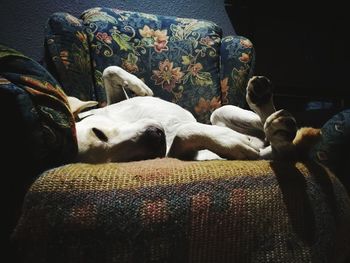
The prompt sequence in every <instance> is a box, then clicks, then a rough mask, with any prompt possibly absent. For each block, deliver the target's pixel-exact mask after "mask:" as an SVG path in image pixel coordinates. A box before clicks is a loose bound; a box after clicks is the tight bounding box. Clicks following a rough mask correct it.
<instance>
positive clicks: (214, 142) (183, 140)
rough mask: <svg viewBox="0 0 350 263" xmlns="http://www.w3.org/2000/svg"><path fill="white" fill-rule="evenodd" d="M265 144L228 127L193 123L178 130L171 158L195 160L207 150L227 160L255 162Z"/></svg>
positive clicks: (170, 153) (169, 154)
mask: <svg viewBox="0 0 350 263" xmlns="http://www.w3.org/2000/svg"><path fill="white" fill-rule="evenodd" d="M252 139H254V140H252ZM262 143H263V142H262V141H259V140H258V139H256V138H252V137H250V136H247V135H244V134H241V133H239V132H236V131H234V130H232V129H230V128H227V127H220V126H214V125H207V124H202V123H198V122H189V123H186V124H182V125H181V126H180V127H179V128H178V130H177V133H176V135H175V138H174V140H173V142H172V145H171V147H170V150H169V152H168V156H169V157H175V158H179V159H185V160H193V159H196V156H197V153H198V151H200V150H205V149H206V150H209V151H211V152H213V153H215V154H217V155H219V156H220V157H221V158H225V159H231V160H232V159H240V160H243V159H251V160H254V159H258V158H259V148H260V147H261V145H262Z"/></svg>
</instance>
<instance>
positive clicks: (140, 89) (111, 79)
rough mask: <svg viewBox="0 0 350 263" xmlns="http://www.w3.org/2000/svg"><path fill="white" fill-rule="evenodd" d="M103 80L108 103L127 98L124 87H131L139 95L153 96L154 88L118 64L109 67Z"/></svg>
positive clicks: (104, 73)
mask: <svg viewBox="0 0 350 263" xmlns="http://www.w3.org/2000/svg"><path fill="white" fill-rule="evenodd" d="M102 80H103V85H104V88H105V91H106V97H107V104H108V105H110V104H112V103H117V102H119V101H122V100H125V99H126V96H125V92H124V90H123V89H129V90H131V91H132V92H133V93H135V94H136V95H137V96H153V92H152V90H151V89H150V88H149V87H148V86H147V85H146V84H145V83H144V82H143V81H142V80H140V79H139V78H138V77H136V76H135V75H133V74H131V73H129V72H127V71H126V70H124V69H122V68H121V67H118V66H109V67H107V68H106V69H105V70H104V71H103V74H102Z"/></svg>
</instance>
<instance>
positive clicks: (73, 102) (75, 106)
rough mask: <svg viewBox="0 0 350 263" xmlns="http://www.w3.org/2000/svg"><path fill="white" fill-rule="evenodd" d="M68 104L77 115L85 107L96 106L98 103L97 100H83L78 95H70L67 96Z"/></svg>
mask: <svg viewBox="0 0 350 263" xmlns="http://www.w3.org/2000/svg"><path fill="white" fill-rule="evenodd" d="M67 100H68V104H69V107H70V110H71V112H72V113H73V115H74V117H77V116H78V114H79V112H81V111H82V110H84V109H87V108H91V107H93V106H96V105H97V104H98V102H97V101H93V100H89V101H82V100H80V99H78V98H76V97H72V96H68V97H67Z"/></svg>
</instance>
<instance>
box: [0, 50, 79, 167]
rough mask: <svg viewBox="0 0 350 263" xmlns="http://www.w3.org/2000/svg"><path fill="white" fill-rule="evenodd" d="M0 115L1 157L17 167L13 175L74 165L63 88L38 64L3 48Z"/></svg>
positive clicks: (74, 146) (70, 120) (70, 122)
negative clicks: (67, 164) (18, 171)
mask: <svg viewBox="0 0 350 263" xmlns="http://www.w3.org/2000/svg"><path fill="white" fill-rule="evenodd" d="M0 111H1V112H2V113H3V118H2V123H4V128H3V129H1V138H2V139H3V143H2V148H1V151H3V153H5V160H10V161H11V163H12V164H13V162H15V163H18V164H19V165H17V166H16V165H12V166H13V167H12V168H11V172H13V171H14V170H17V169H18V170H23V171H25V172H26V173H28V170H35V171H36V172H40V171H42V170H45V169H48V168H52V167H54V166H58V165H61V164H64V163H69V162H72V161H73V160H74V159H75V155H76V153H77V142H76V137H75V124H74V120H73V115H72V113H71V112H70V109H69V106H68V102H67V99H66V95H65V94H64V92H63V91H62V89H61V87H60V86H59V84H58V83H57V81H56V80H55V79H54V78H53V77H52V75H51V74H50V73H49V72H48V71H47V70H46V69H45V68H44V67H42V66H41V65H40V64H39V63H37V62H36V61H34V60H32V59H30V58H28V57H26V56H24V55H23V54H21V53H19V52H17V51H16V50H13V49H10V48H8V47H5V46H2V45H0ZM2 156H4V154H2ZM5 164H6V161H5ZM25 164H28V167H29V166H30V169H29V168H28V169H24V167H25V166H26V165H25Z"/></svg>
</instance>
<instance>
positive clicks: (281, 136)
mask: <svg viewBox="0 0 350 263" xmlns="http://www.w3.org/2000/svg"><path fill="white" fill-rule="evenodd" d="M264 131H265V135H266V138H267V140H268V141H269V142H270V144H271V146H272V148H273V150H274V151H275V152H277V153H278V154H282V155H283V153H284V152H285V153H287V152H288V150H289V148H290V147H292V145H293V140H294V138H295V135H296V132H297V123H296V120H295V118H294V117H293V116H292V115H291V114H290V113H289V112H288V111H286V110H279V111H276V112H274V113H273V114H271V115H270V116H269V117H268V118H267V119H266V122H265V125H264Z"/></svg>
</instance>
